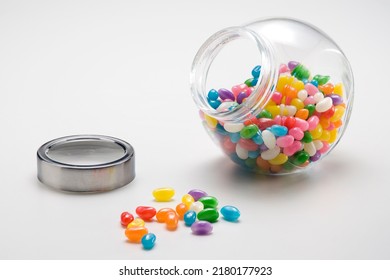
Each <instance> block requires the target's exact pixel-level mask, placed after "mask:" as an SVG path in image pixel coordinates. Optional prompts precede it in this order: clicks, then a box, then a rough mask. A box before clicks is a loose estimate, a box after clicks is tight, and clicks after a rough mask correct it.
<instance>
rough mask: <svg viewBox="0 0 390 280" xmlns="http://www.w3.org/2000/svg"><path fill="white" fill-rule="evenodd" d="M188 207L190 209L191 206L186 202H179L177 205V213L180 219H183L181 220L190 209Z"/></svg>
mask: <svg viewBox="0 0 390 280" xmlns="http://www.w3.org/2000/svg"><path fill="white" fill-rule="evenodd" d="M188 209H190V207H188V206H187V205H186V204H184V203H179V204H178V205H177V206H176V213H177V215H179V219H181V220H182V219H183V217H184V214H185V213H186V212H187V211H188Z"/></svg>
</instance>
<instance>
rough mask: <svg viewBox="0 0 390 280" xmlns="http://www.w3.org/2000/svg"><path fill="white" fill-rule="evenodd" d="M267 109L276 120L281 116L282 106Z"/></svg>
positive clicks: (267, 107)
mask: <svg viewBox="0 0 390 280" xmlns="http://www.w3.org/2000/svg"><path fill="white" fill-rule="evenodd" d="M265 109H266V110H267V111H268V112H270V113H271V115H272V117H273V118H275V117H276V116H277V115H279V114H280V106H278V105H276V106H272V105H271V106H270V105H268V106H266V107H265Z"/></svg>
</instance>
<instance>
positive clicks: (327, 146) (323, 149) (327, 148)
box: [320, 141, 330, 154]
mask: <svg viewBox="0 0 390 280" xmlns="http://www.w3.org/2000/svg"><path fill="white" fill-rule="evenodd" d="M322 144H323V146H322V149H321V150H320V153H321V154H325V153H326V152H327V151H328V150H329V148H330V146H329V143H328V142H326V141H322Z"/></svg>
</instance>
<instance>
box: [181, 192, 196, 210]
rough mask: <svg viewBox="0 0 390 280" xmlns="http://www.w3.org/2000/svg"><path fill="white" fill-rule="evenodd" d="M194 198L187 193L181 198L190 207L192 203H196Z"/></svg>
mask: <svg viewBox="0 0 390 280" xmlns="http://www.w3.org/2000/svg"><path fill="white" fill-rule="evenodd" d="M194 201H195V200H194V198H193V197H192V196H191V195H190V194H188V193H187V194H185V195H183V197H182V198H181V202H183V203H184V204H185V205H186V206H187V207H188V208H190V206H191V204H192V203H194Z"/></svg>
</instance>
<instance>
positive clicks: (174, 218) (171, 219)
mask: <svg viewBox="0 0 390 280" xmlns="http://www.w3.org/2000/svg"><path fill="white" fill-rule="evenodd" d="M178 223H179V216H178V215H177V214H176V213H175V212H169V213H168V214H167V216H166V219H165V224H166V225H167V228H168V229H169V230H175V229H176V228H177V224H178Z"/></svg>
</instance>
